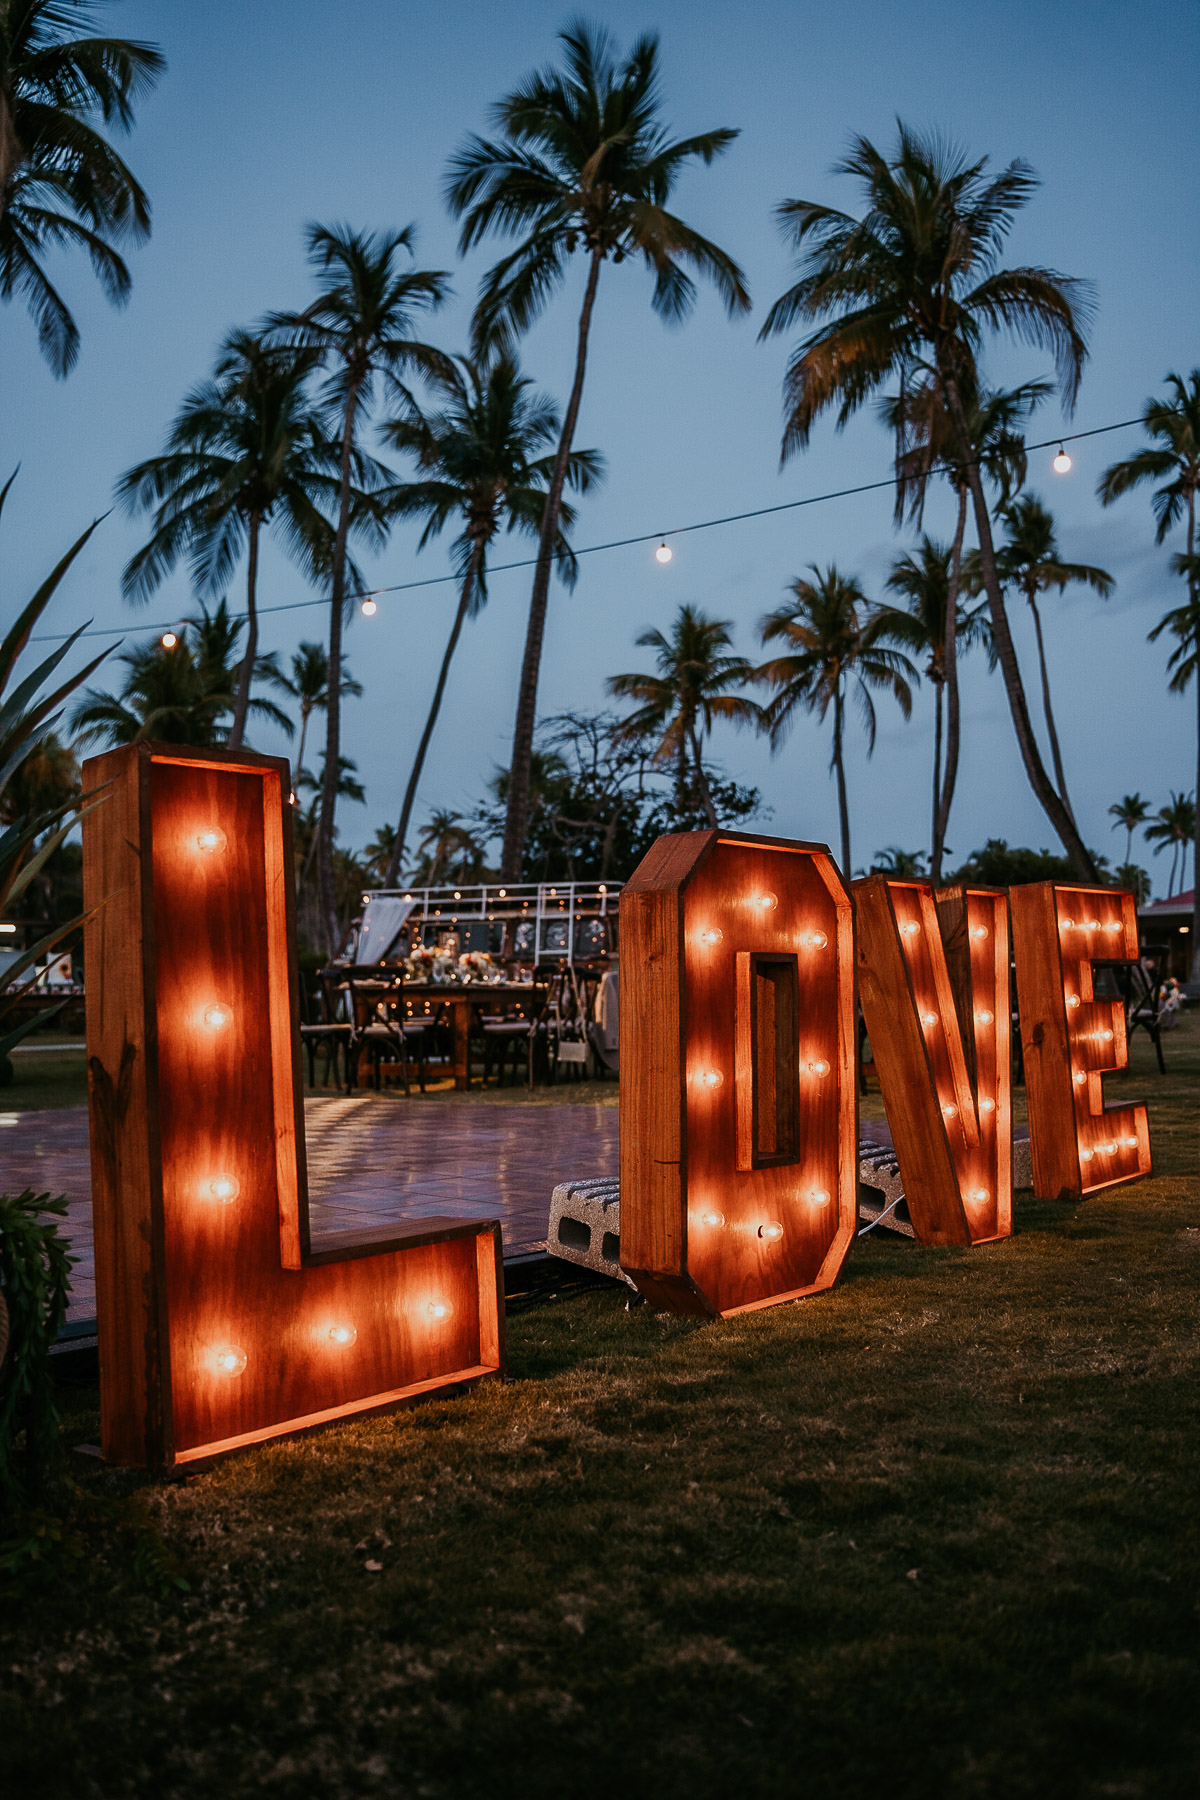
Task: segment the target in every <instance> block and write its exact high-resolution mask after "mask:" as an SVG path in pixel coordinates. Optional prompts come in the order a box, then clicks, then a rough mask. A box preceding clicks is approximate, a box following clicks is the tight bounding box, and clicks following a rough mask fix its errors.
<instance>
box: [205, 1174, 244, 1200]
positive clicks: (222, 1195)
mask: <svg viewBox="0 0 1200 1800" xmlns="http://www.w3.org/2000/svg"><path fill="white" fill-rule="evenodd" d="M208 1191H209V1193H210V1194H211V1195H212V1197H213V1199H214V1200H220V1201H221V1203H222V1204H223V1205H224V1206H228V1205H229V1204H230V1202H231V1201H233V1200H236V1199H237V1197H238V1195H239V1193H240V1192H241V1184H240V1183H239V1182H238V1181H236V1180H235V1179H234V1177H233V1176H232V1175H214V1176H213V1178H212V1180H211V1181H210V1182H209V1184H208Z"/></svg>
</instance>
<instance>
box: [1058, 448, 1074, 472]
mask: <svg viewBox="0 0 1200 1800" xmlns="http://www.w3.org/2000/svg"><path fill="white" fill-rule="evenodd" d="M1054 473H1055V474H1056V475H1069V474H1070V473H1071V459H1070V457H1069V456H1068V455H1067V453H1066V451H1065V450H1064V448H1063V446H1062V445H1061V444H1060V445H1059V446H1058V455H1057V456H1056V457H1055V459H1054Z"/></svg>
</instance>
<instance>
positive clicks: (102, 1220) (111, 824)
mask: <svg viewBox="0 0 1200 1800" xmlns="http://www.w3.org/2000/svg"><path fill="white" fill-rule="evenodd" d="M104 783H110V784H111V789H110V792H109V795H108V797H107V799H106V800H105V801H104V802H103V803H102V804H100V805H98V806H96V807H93V808H92V810H91V811H90V812H88V813H87V814H85V816H84V820H83V872H84V897H85V905H86V906H87V907H88V908H95V909H96V910H95V913H94V915H93V916H92V917H91V918H90V919H89V921H88V924H87V926H86V929H85V948H86V955H87V972H88V980H87V1038H88V1073H89V1102H90V1107H91V1133H92V1198H93V1209H94V1221H95V1243H96V1312H97V1320H98V1328H99V1348H100V1410H101V1425H102V1451H103V1454H104V1455H105V1457H107V1458H108V1459H109V1460H111V1461H114V1462H118V1463H127V1464H133V1465H135V1466H141V1467H150V1468H169V1467H171V1466H177V1465H180V1464H184V1465H186V1464H189V1463H194V1462H196V1461H199V1460H200V1459H204V1458H208V1457H212V1456H215V1455H220V1454H222V1453H224V1452H226V1451H229V1450H233V1449H237V1448H239V1447H240V1446H243V1445H246V1444H253V1443H259V1442H262V1441H263V1440H265V1439H269V1438H273V1437H278V1436H280V1435H281V1434H283V1433H287V1432H294V1431H298V1430H303V1429H306V1428H308V1427H311V1426H316V1425H321V1424H324V1423H326V1422H328V1421H329V1420H331V1419H336V1418H344V1417H346V1416H348V1415H352V1414H361V1413H368V1412H381V1411H388V1410H391V1409H393V1408H395V1407H398V1406H403V1405H406V1404H408V1403H410V1402H411V1401H413V1400H415V1399H416V1398H418V1397H419V1396H421V1395H423V1394H427V1393H430V1392H433V1391H435V1390H438V1389H443V1388H446V1387H450V1386H458V1385H461V1384H464V1383H471V1382H476V1381H480V1380H483V1379H485V1378H487V1377H494V1376H498V1375H500V1374H501V1373H502V1371H503V1366H504V1335H503V1334H504V1306H503V1286H502V1270H501V1262H500V1232H499V1226H498V1225H497V1224H496V1223H495V1221H493V1220H487V1221H481V1220H478V1219H470V1220H467V1219H447V1218H426V1219H421V1220H419V1221H417V1222H415V1223H411V1224H409V1223H404V1224H400V1225H397V1226H396V1227H395V1228H394V1229H392V1230H391V1231H389V1232H388V1233H387V1234H386V1235H381V1234H380V1233H379V1232H378V1230H376V1231H374V1232H371V1231H350V1232H343V1233H340V1234H339V1235H338V1236H336V1237H332V1236H330V1237H326V1238H324V1239H323V1240H322V1241H321V1245H320V1248H319V1249H317V1250H313V1249H312V1248H311V1246H310V1242H309V1225H308V1197H307V1181H306V1173H305V1163H304V1119H303V1106H302V1097H301V1085H300V1052H299V1029H298V1004H297V999H298V995H297V984H296V962H295V956H294V953H293V946H294V917H293V906H294V902H293V885H294V874H293V870H294V863H293V857H292V845H291V825H290V814H289V810H288V807H287V805H286V803H285V802H286V797H287V794H288V787H289V772H288V765H287V763H286V762H284V761H282V760H280V759H277V758H273V757H261V756H252V755H248V754H247V755H241V754H237V755H235V754H231V753H226V752H222V751H211V750H204V751H189V750H178V749H175V748H171V747H167V746H158V745H149V744H137V745H131V746H128V747H126V748H123V749H120V750H114V751H111V752H110V753H109V754H107V755H105V756H101V757H97V758H94V759H92V760H90V761H89V762H87V763H86V764H85V765H84V787H85V790H89V789H92V788H95V787H98V786H100V785H102V784H104Z"/></svg>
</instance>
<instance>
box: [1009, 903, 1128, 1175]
mask: <svg viewBox="0 0 1200 1800" xmlns="http://www.w3.org/2000/svg"><path fill="white" fill-rule="evenodd" d="M1009 899H1010V902H1011V905H1012V921H1013V944H1014V947H1015V949H1016V961H1017V1004H1018V1007H1019V1009H1020V1016H1021V1046H1022V1050H1023V1052H1024V1057H1025V1088H1026V1093H1027V1095H1028V1099H1029V1137H1030V1147H1031V1150H1032V1155H1033V1186H1034V1191H1035V1192H1036V1193H1037V1194H1038V1195H1039V1196H1040V1198H1042V1199H1043V1200H1056V1199H1062V1200H1069V1199H1079V1198H1081V1197H1082V1196H1083V1195H1084V1194H1092V1193H1095V1192H1096V1190H1097V1189H1098V1188H1105V1187H1112V1186H1114V1185H1115V1184H1116V1183H1118V1182H1122V1181H1138V1180H1140V1179H1141V1177H1142V1176H1143V1175H1149V1173H1150V1127H1149V1124H1148V1122H1147V1118H1146V1108H1145V1107H1144V1106H1121V1107H1111V1108H1109V1109H1107V1110H1106V1109H1105V1105H1104V1093H1103V1089H1102V1086H1101V1076H1102V1075H1103V1074H1104V1073H1105V1072H1106V1071H1109V1070H1115V1069H1124V1068H1127V1067H1128V1065H1129V1048H1128V1045H1127V1043H1126V1037H1125V1007H1124V1003H1123V1002H1122V1001H1121V1000H1119V999H1117V1000H1098V999H1097V998H1096V994H1095V984H1094V980H1093V974H1092V964H1093V962H1134V961H1136V959H1137V954H1138V940H1137V908H1136V906H1135V903H1134V898H1133V895H1132V894H1130V893H1125V892H1123V891H1122V890H1120V889H1117V888H1085V887H1060V886H1059V885H1058V884H1057V883H1056V882H1053V881H1039V882H1034V883H1031V884H1030V885H1029V886H1027V887H1015V888H1013V889H1012V890H1011V892H1010V895H1009Z"/></svg>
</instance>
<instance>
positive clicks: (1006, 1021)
mask: <svg viewBox="0 0 1200 1800" xmlns="http://www.w3.org/2000/svg"><path fill="white" fill-rule="evenodd" d="M853 891H854V904H855V910H856V913H857V920H858V987H859V999H860V1001H861V1003H862V1009H863V1018H864V1020H865V1022H866V1027H867V1034H868V1036H869V1037H870V1040H871V1049H872V1052H873V1054H874V1058H875V1066H876V1068H877V1069H878V1071H879V1082H880V1087H881V1088H882V1090H883V1101H884V1105H885V1107H886V1109H887V1116H888V1124H889V1125H890V1127H891V1132H892V1145H893V1148H894V1150H895V1152H896V1160H897V1162H898V1163H899V1165H900V1178H901V1180H902V1182H903V1183H904V1198H905V1202H906V1204H907V1206H908V1214H909V1218H910V1219H911V1221H912V1227H913V1232H914V1233H915V1235H916V1237H917V1239H918V1241H919V1242H920V1243H922V1244H981V1243H989V1242H992V1241H993V1240H995V1239H997V1238H1006V1237H1009V1236H1010V1235H1011V1233H1012V1044H1011V1036H1012V1003H1011V999H1010V995H1009V943H1008V907H1007V904H1006V896H1005V894H1004V892H1003V890H999V889H995V888H962V887H950V888H939V889H937V890H936V892H935V890H934V889H933V888H932V887H931V886H930V885H929V884H928V883H927V882H917V881H889V880H888V879H887V878H886V877H885V876H883V875H871V876H868V877H867V879H866V880H864V881H856V882H855V883H854V887H853Z"/></svg>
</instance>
